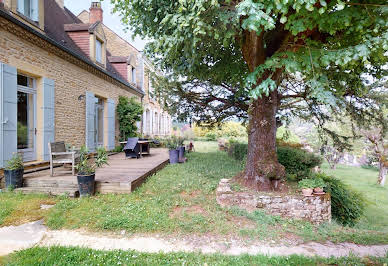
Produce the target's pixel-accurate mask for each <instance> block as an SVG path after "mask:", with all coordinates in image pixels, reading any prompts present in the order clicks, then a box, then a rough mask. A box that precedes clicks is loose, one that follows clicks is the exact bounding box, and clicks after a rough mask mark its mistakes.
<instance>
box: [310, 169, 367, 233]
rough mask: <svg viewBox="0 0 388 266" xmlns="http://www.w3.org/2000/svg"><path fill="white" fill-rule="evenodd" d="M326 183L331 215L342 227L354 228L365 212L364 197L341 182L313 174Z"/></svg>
mask: <svg viewBox="0 0 388 266" xmlns="http://www.w3.org/2000/svg"><path fill="white" fill-rule="evenodd" d="M314 176H315V177H316V178H322V179H323V181H324V182H325V183H326V189H325V190H326V192H328V193H330V195H331V214H332V216H333V218H334V219H336V220H337V221H338V222H339V223H341V224H342V225H348V226H354V225H355V224H356V223H357V221H358V220H359V219H360V217H361V216H362V215H363V213H364V211H365V205H366V203H365V199H364V197H363V196H362V195H361V194H360V193H358V192H356V191H354V190H352V189H351V188H349V187H348V186H347V185H345V184H344V183H343V182H342V181H341V180H339V179H336V178H334V177H331V176H328V175H325V174H315V175H314Z"/></svg>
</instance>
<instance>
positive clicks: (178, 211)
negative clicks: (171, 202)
mask: <svg viewBox="0 0 388 266" xmlns="http://www.w3.org/2000/svg"><path fill="white" fill-rule="evenodd" d="M185 213H186V214H203V215H206V214H207V212H206V211H205V210H204V209H203V208H202V207H201V206H198V205H193V206H189V207H181V206H176V207H175V208H174V209H173V211H172V212H171V213H170V218H176V217H180V216H182V215H183V214H185Z"/></svg>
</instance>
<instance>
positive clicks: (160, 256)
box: [0, 247, 388, 266]
mask: <svg viewBox="0 0 388 266" xmlns="http://www.w3.org/2000/svg"><path fill="white" fill-rule="evenodd" d="M387 262H388V257H384V258H375V257H366V258H356V257H342V258H319V257H303V256H296V255H292V256H287V257H285V256H284V257H281V256H271V257H270V256H264V255H256V256H250V255H241V256H225V255H220V254H214V255H205V254H200V253H182V252H180V253H168V254H166V253H155V254H150V253H139V252H134V251H96V250H91V249H84V248H66V247H51V248H37V247H35V248H31V249H27V250H24V251H20V252H16V253H13V254H12V255H10V256H8V257H5V258H3V264H5V265H9V266H11V265H386V263H387ZM1 263H2V262H1V258H0V264H1Z"/></svg>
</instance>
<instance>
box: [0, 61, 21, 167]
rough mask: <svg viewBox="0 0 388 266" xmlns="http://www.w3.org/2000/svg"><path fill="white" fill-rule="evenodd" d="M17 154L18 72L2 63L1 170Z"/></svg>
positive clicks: (0, 92)
mask: <svg viewBox="0 0 388 266" xmlns="http://www.w3.org/2000/svg"><path fill="white" fill-rule="evenodd" d="M14 152H17V70H16V68H15V67H13V66H10V65H6V64H2V63H0V168H3V167H4V166H5V164H6V161H8V160H9V159H11V157H12V155H13V153H14Z"/></svg>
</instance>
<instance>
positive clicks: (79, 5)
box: [65, 0, 146, 51]
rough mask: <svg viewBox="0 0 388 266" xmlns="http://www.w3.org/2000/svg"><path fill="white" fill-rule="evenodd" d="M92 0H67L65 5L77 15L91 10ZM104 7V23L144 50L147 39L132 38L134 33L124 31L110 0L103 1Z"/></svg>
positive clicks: (137, 47)
mask: <svg viewBox="0 0 388 266" xmlns="http://www.w3.org/2000/svg"><path fill="white" fill-rule="evenodd" d="M91 2H92V1H91V0H65V6H66V7H67V9H69V10H70V11H71V12H73V13H74V14H75V15H76V16H78V14H79V13H81V12H82V11H83V10H87V11H89V7H90V4H91ZM102 9H103V10H104V18H103V20H104V24H105V25H106V26H108V27H109V28H111V29H112V30H113V31H114V32H116V33H117V34H118V35H120V36H121V37H122V38H124V39H126V40H127V41H129V42H130V43H131V44H132V45H133V46H135V47H136V49H138V50H140V51H142V50H143V48H144V45H145V44H146V41H145V40H142V39H141V38H139V37H136V38H135V40H133V39H132V33H131V32H130V31H129V30H128V31H127V32H125V31H124V28H125V27H124V26H123V25H122V23H121V21H120V17H119V15H118V14H112V12H111V10H113V6H112V4H111V3H110V1H108V0H105V1H103V2H102Z"/></svg>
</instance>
